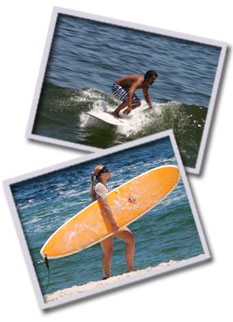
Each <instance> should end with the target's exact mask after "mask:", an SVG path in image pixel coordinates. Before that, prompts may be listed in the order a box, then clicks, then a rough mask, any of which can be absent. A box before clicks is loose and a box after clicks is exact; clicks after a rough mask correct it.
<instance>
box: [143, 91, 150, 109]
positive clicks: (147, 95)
mask: <svg viewBox="0 0 233 322" xmlns="http://www.w3.org/2000/svg"><path fill="white" fill-rule="evenodd" d="M143 95H144V97H145V100H146V102H147V104H148V105H149V106H150V107H152V103H151V99H150V96H149V90H148V87H146V88H143Z"/></svg>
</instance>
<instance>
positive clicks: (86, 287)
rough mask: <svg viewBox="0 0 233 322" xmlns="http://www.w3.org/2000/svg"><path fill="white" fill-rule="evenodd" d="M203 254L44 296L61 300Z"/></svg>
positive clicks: (46, 299)
mask: <svg viewBox="0 0 233 322" xmlns="http://www.w3.org/2000/svg"><path fill="white" fill-rule="evenodd" d="M203 256H204V255H203V254H201V255H198V256H196V257H192V258H190V259H188V260H182V261H174V260H170V261H169V262H167V263H161V264H159V265H157V266H155V267H147V268H145V269H142V270H137V271H135V272H129V273H124V274H122V275H117V276H112V277H110V278H108V279H106V280H100V281H94V282H89V283H87V284H84V285H79V286H76V285H75V286H72V287H70V288H66V289H63V290H58V291H56V292H54V293H53V294H47V295H45V296H44V300H45V303H49V302H52V301H56V300H60V299H62V298H65V297H68V296H73V295H76V294H80V293H83V292H87V291H91V290H93V289H95V288H99V287H101V286H109V285H110V284H114V283H116V282H119V281H123V280H125V279H127V278H132V277H138V280H139V279H140V275H141V274H145V273H149V272H154V271H156V270H159V269H161V268H165V267H169V266H173V265H174V264H178V263H179V264H183V265H184V266H185V263H186V262H187V261H189V262H190V260H192V261H193V262H194V263H195V262H199V261H202V257H203ZM145 277H147V276H145Z"/></svg>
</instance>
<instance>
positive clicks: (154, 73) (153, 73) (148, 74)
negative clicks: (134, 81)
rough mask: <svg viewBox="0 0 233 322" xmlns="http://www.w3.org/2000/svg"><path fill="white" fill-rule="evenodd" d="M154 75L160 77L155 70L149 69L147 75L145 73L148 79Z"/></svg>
mask: <svg viewBox="0 0 233 322" xmlns="http://www.w3.org/2000/svg"><path fill="white" fill-rule="evenodd" d="M152 76H156V77H158V74H157V73H156V71H155V70H153V69H152V70H148V71H147V72H146V73H145V75H144V78H145V79H147V78H151V77H152Z"/></svg>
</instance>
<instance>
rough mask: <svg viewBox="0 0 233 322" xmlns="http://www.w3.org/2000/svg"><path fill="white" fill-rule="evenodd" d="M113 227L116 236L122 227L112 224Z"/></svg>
mask: <svg viewBox="0 0 233 322" xmlns="http://www.w3.org/2000/svg"><path fill="white" fill-rule="evenodd" d="M111 225H112V230H113V232H114V234H116V233H117V232H118V231H119V229H120V227H119V226H118V225H117V223H116V222H112V223H111Z"/></svg>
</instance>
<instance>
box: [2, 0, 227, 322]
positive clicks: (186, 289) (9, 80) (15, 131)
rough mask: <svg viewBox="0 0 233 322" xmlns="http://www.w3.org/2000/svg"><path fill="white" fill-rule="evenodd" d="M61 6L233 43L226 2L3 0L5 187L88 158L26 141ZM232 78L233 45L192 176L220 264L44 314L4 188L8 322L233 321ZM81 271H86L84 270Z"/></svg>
mask: <svg viewBox="0 0 233 322" xmlns="http://www.w3.org/2000/svg"><path fill="white" fill-rule="evenodd" d="M54 6H58V7H65V8H69V9H73V10H78V11H84V12H88V13H93V14H97V15H103V16H107V17H110V18H116V19H121V20H126V21H131V22H135V23H141V24H146V25H150V26H154V27H158V28H163V29H167V30H172V31H176V32H181V33H186V34H190V35H194V36H201V37H205V38H210V39H215V40H220V41H225V42H227V43H228V45H229V47H231V45H232V7H231V2H230V1H228V0H222V1H220V2H219V1H210V0H207V1H203V0H201V1H200V0H196V1H193V2H191V1H187V0H184V1H182V0H177V1H172V0H171V1H166V0H163V1H147V0H144V1H138V2H136V1H125V0H118V1H109V0H108V1H107V0H98V1H94V0H92V1H91V0H86V1H77V0H76V1H74V0H65V1H64V0H60V1H59V0H57V1H51V0H47V1H29V0H28V1H27V0H21V1H4V2H1V5H0V10H1V19H0V33H1V35H0V36H1V38H0V39H1V51H0V54H1V59H0V64H1V68H0V79H1V111H2V117H1V127H0V129H1V150H2V156H1V168H0V169H1V181H2V180H5V179H9V178H12V177H15V176H19V175H23V174H25V173H28V172H31V171H34V170H38V169H41V168H44V167H48V166H51V165H53V164H57V163H60V162H63V161H67V160H70V159H74V158H75V157H77V156H81V155H83V153H81V152H77V151H75V150H69V149H66V148H60V147H55V146H52V145H48V144H42V143H35V142H29V141H27V140H26V139H25V131H26V127H27V122H28V117H29V113H30V110H31V105H32V100H33V96H34V91H35V88H36V82H37V77H38V74H39V69H40V63H41V60H42V55H43V51H44V45H45V39H46V36H47V32H48V26H49V22H50V18H51V14H52V9H53V7H54ZM232 77H233V71H232V62H231V48H228V54H227V58H226V61H225V68H224V71H223V77H222V81H221V86H220V90H219V95H218V99H217V102H216V106H215V113H214V119H213V123H212V128H211V132H210V136H209V140H208V148H207V151H206V152H207V153H206V156H205V159H204V166H203V171H202V174H201V176H199V177H196V176H194V175H192V176H189V178H190V184H191V186H192V190H193V194H194V197H195V201H196V203H197V208H198V211H199V214H200V217H201V221H202V223H203V226H204V230H205V232H206V236H207V240H208V243H209V247H210V250H211V252H212V256H213V260H212V261H211V262H209V263H206V264H202V265H199V266H195V267H192V268H191V267H190V268H187V269H185V270H182V271H180V272H175V273H173V274H169V275H164V276H163V277H159V278H154V279H150V280H148V281H144V282H141V283H139V284H136V285H132V286H130V287H125V288H124V289H120V290H115V291H113V292H110V293H106V294H102V295H99V296H95V297H93V298H90V299H86V300H83V301H81V302H74V303H72V304H69V305H66V306H62V307H60V308H57V309H54V310H51V311H50V312H42V311H41V310H40V309H39V306H38V303H37V300H36V297H35V293H34V289H33V285H32V283H31V279H30V276H29V274H28V269H27V267H26V263H25V260H24V255H23V252H22V249H21V246H20V245H19V239H18V236H17V232H16V229H15V226H14V223H13V220H12V216H11V213H10V210H9V207H8V203H7V201H6V198H5V195H4V192H3V189H2V187H1V191H0V197H1V207H2V209H1V219H2V221H1V235H0V236H1V254H2V255H1V266H0V267H1V274H0V277H1V283H0V285H1V298H2V302H1V307H2V309H1V315H2V317H3V319H4V320H6V321H10V320H12V319H14V317H15V315H16V316H17V318H19V319H23V320H24V321H25V322H27V321H34V322H36V321H40V320H42V319H43V320H49V321H64V319H66V320H68V319H72V320H74V319H75V320H77V321H83V319H85V320H88V321H89V320H95V321H109V320H111V321H119V320H121V319H122V320H123V321H126V320H130V321H146V320H155V321H171V320H172V321H179V322H181V321H189V322H191V321H195V322H196V321H197V320H198V321H204V320H208V321H211V320H212V321H213V320H215V321H220V320H221V321H230V320H231V321H232V315H233V314H232V308H231V306H232V289H233V283H232V275H233V269H232V268H233V260H232V258H233V255H232V246H233V234H232V226H233V213H232V207H231V204H232V203H231V201H232V198H233V197H232V185H231V183H232V179H233V175H232V172H233V171H232V157H233V153H232V150H233V149H232V142H231V139H232V131H233V120H232V116H233V106H232V104H233V99H232V88H233V87H232V86H233V85H232V84H233V79H232ZM77 274H78V267H77Z"/></svg>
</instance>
